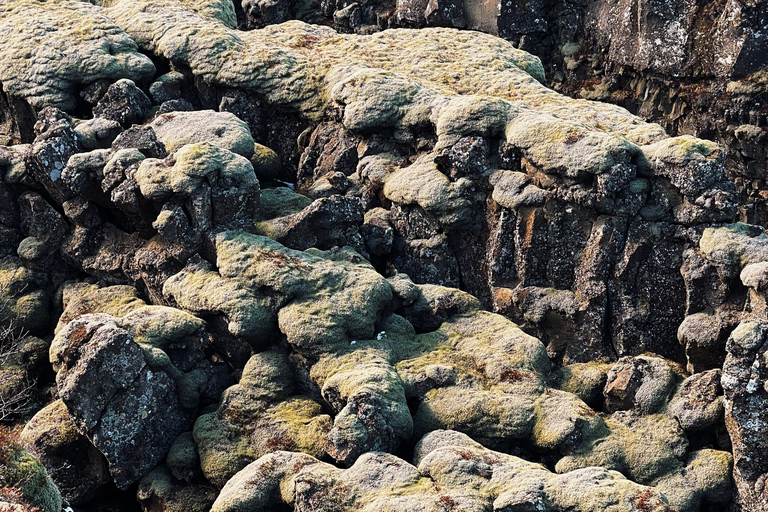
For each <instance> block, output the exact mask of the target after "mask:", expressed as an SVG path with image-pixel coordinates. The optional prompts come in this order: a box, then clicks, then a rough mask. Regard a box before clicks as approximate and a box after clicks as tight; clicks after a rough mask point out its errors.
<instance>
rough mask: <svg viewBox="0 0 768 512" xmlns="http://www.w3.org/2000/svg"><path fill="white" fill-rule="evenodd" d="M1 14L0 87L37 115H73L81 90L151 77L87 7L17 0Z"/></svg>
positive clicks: (111, 27)
mask: <svg viewBox="0 0 768 512" xmlns="http://www.w3.org/2000/svg"><path fill="white" fill-rule="evenodd" d="M0 9H2V11H0V12H2V16H0V19H2V21H1V22H0V40H2V43H0V53H1V54H2V55H3V56H4V57H3V58H2V59H0V60H1V61H2V65H0V81H1V82H3V87H4V89H5V91H6V92H7V93H8V94H11V95H13V96H18V97H22V98H24V99H26V100H27V101H28V102H29V103H30V104H31V105H32V106H33V107H35V108H37V109H41V108H43V107H45V106H54V107H59V108H62V109H64V110H72V109H74V108H75V104H76V98H77V94H78V92H79V91H78V86H79V85H80V84H85V85H88V84H91V83H93V82H96V81H98V80H102V79H107V80H110V81H112V80H116V79H118V78H131V79H133V80H137V81H141V80H144V79H146V78H149V77H150V76H151V75H152V74H153V73H154V72H155V66H154V65H153V64H152V61H151V60H150V59H149V58H148V57H146V56H145V55H142V54H140V53H139V52H138V49H137V47H136V43H135V42H134V41H133V40H132V39H131V38H130V37H129V36H128V35H126V33H125V32H123V31H122V30H120V29H119V28H118V27H117V26H116V25H115V23H114V22H113V21H112V20H110V19H109V18H108V17H107V16H105V15H104V13H103V12H102V11H101V9H100V8H99V7H96V6H94V5H92V4H90V3H88V2H68V1H58V2H39V1H37V0H22V1H13V2H4V3H3V5H2V7H0ZM32 43H34V44H32Z"/></svg>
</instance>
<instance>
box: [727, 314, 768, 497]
mask: <svg viewBox="0 0 768 512" xmlns="http://www.w3.org/2000/svg"><path fill="white" fill-rule="evenodd" d="M766 354H768V325H766V324H765V323H764V322H742V323H741V324H739V326H738V327H736V329H734V331H733V332H732V333H731V336H730V338H729V339H728V356H727V357H726V360H725V364H724V365H723V376H722V379H721V382H722V385H723V390H724V392H725V402H724V403H725V425H726V427H727V428H728V433H729V434H730V436H731V440H732V441H733V455H734V470H733V474H734V479H735V481H736V486H737V488H738V491H739V504H740V505H741V506H742V507H743V508H744V509H745V510H755V511H757V512H762V511H765V510H768V492H766V486H765V481H766V478H768V477H767V476H766V475H768V457H766V454H767V453H768V450H767V448H768V412H767V411H768V407H767V406H766V402H768V390H766V383H767V382H768V370H766V366H765V363H764V361H765V357H766Z"/></svg>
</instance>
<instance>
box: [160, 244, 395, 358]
mask: <svg viewBox="0 0 768 512" xmlns="http://www.w3.org/2000/svg"><path fill="white" fill-rule="evenodd" d="M215 243H216V267H217V271H200V270H197V269H195V268H194V267H189V268H188V269H186V270H184V271H182V272H180V273H179V274H177V275H175V276H173V277H172V278H171V279H169V280H168V281H167V282H166V283H165V287H164V291H165V294H166V295H167V296H168V297H170V298H172V299H173V300H174V301H175V302H176V303H177V304H178V305H179V306H181V307H183V308H185V309H188V310H190V311H194V312H196V313H205V314H222V315H224V316H225V317H226V318H227V319H228V326H229V331H230V332H231V333H232V334H234V335H236V336H241V337H243V338H245V339H250V340H254V341H258V338H259V337H261V336H264V335H265V334H266V333H265V332H264V331H265V327H268V326H269V325H274V319H275V318H276V319H277V325H278V327H279V329H280V331H281V332H283V334H285V335H286V337H287V339H288V342H289V343H290V344H291V345H293V346H294V347H296V348H297V349H299V350H300V351H302V352H303V353H306V354H315V355H317V354H321V353H323V352H328V351H332V350H333V347H335V346H344V345H346V344H348V343H349V341H350V340H354V339H369V338H372V337H373V336H374V334H375V327H374V323H375V322H376V320H377V319H378V318H379V316H380V315H381V311H382V310H383V308H384V307H385V305H386V304H387V303H388V302H389V301H390V300H391V298H392V292H391V287H390V286H389V284H388V283H387V281H386V280H385V279H384V278H383V277H381V276H380V275H379V274H378V273H377V272H376V271H375V270H374V269H373V267H371V266H370V264H368V263H367V262H365V261H364V260H363V259H362V257H360V256H359V255H357V254H356V253H354V252H353V251H349V250H343V249H342V250H335V251H327V252H319V251H307V252H299V251H294V250H291V249H287V248H285V247H283V246H282V245H280V244H279V243H277V242H275V241H273V240H271V239H269V238H267V237H263V236H256V235H251V234H248V233H243V232H231V231H230V232H224V233H220V234H219V235H217V237H216V241H215ZM339 304H344V305H345V306H344V307H343V308H339V307H338V305H339ZM270 320H271V321H270Z"/></svg>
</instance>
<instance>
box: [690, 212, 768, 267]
mask: <svg viewBox="0 0 768 512" xmlns="http://www.w3.org/2000/svg"><path fill="white" fill-rule="evenodd" d="M699 248H700V249H701V252H702V253H703V254H704V255H705V256H706V257H707V259H709V260H710V261H712V262H714V263H719V264H725V265H738V266H739V268H740V269H741V268H744V267H745V266H747V265H749V264H751V263H758V262H761V261H766V260H768V235H766V233H765V230H763V229H762V228H759V227H756V226H750V225H749V224H743V223H741V222H737V223H735V224H728V225H725V226H722V227H716V228H707V229H705V230H704V233H703V235H702V237H701V241H700V242H699Z"/></svg>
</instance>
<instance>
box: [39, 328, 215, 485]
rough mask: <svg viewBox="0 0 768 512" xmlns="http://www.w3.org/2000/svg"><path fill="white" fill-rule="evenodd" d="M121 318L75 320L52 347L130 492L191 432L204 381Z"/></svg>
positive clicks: (80, 412) (72, 405)
mask: <svg viewBox="0 0 768 512" xmlns="http://www.w3.org/2000/svg"><path fill="white" fill-rule="evenodd" d="M133 318H134V319H135V317H133ZM116 320H117V319H116V318H114V317H111V316H109V315H105V314H96V315H83V316H81V317H79V318H77V319H75V320H73V321H72V322H70V323H69V324H67V326H66V327H65V328H64V329H63V330H62V331H60V332H59V334H58V335H57V338H56V340H55V341H54V343H53V345H52V346H51V361H52V362H53V364H54V367H55V368H56V369H57V375H56V381H57V385H58V388H59V395H60V396H61V398H62V400H63V401H64V403H65V404H66V406H67V410H68V411H69V412H70V414H71V415H72V419H73V421H74V422H75V424H76V425H77V427H78V429H79V430H80V431H81V432H82V433H83V434H85V435H86V436H88V438H89V439H90V440H91V442H93V444H94V446H96V448H98V449H99V451H101V452H102V453H103V454H104V455H105V457H106V458H107V460H108V461H109V470H110V473H111V475H112V477H113V479H114V480H115V483H116V485H117V486H118V487H120V488H126V487H128V486H129V485H131V484H132V483H134V482H136V481H138V480H139V479H140V478H141V477H142V476H143V475H144V474H146V473H147V472H148V471H149V470H150V469H152V468H153V467H154V466H155V465H156V464H157V463H158V462H159V461H160V460H162V458H163V457H164V456H165V454H166V453H167V451H168V449H169V448H170V446H171V443H172V442H173V440H174V439H175V438H176V436H177V435H178V434H180V433H181V432H183V431H184V430H186V429H188V428H189V426H190V424H191V421H192V419H193V416H192V414H191V413H192V411H193V410H194V408H195V407H196V406H197V400H198V399H197V398H195V394H199V393H200V391H201V389H200V383H199V382H198V383H197V388H198V389H197V391H195V390H194V385H193V384H192V382H190V381H189V380H188V378H185V374H182V373H181V370H180V369H179V368H178V367H177V365H174V363H173V362H172V360H171V359H169V356H168V355H167V354H166V352H164V351H162V349H161V347H155V346H151V345H149V346H147V347H146V348H142V346H141V345H139V344H138V343H137V342H136V340H135V338H134V336H133V335H132V334H131V333H130V332H129V331H128V330H126V329H123V328H121V327H119V326H118V324H117V323H116ZM148 320H149V322H150V324H148V325H151V322H153V320H152V319H151V318H149V319H148ZM156 321H160V322H162V321H163V320H161V319H160V318H159V317H158V318H157V320H156ZM129 322H130V321H129ZM137 325H141V323H139V324H137ZM166 329H167V328H166ZM139 332H140V331H139ZM166 332H168V331H167V330H166ZM171 339H172V338H171ZM163 341H168V340H167V339H166V340H163ZM201 358H202V354H199V355H198V356H197V359H198V361H199V360H200V359H201ZM176 363H177V364H178V361H176ZM179 366H181V368H182V369H183V370H185V371H187V370H192V368H187V367H185V365H179ZM202 377H203V378H204V379H205V377H206V376H205V373H203V374H202ZM198 380H199V379H198ZM202 384H203V386H204V384H205V382H203V383H202ZM190 386H192V388H191V389H188V388H190Z"/></svg>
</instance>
